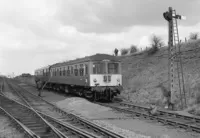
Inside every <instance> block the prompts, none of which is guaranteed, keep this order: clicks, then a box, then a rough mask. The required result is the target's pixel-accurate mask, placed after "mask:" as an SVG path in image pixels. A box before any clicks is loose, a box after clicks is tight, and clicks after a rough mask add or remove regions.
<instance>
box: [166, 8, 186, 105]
mask: <svg viewBox="0 0 200 138" xmlns="http://www.w3.org/2000/svg"><path fill="white" fill-rule="evenodd" d="M171 12H172V20H171V22H169V26H170V28H169V30H171V31H169V38H171V39H169V40H170V41H171V42H169V43H170V44H171V46H170V55H171V56H170V62H171V66H170V68H171V69H170V74H171V75H170V80H171V92H172V93H173V95H171V101H172V102H173V100H174V98H175V97H174V96H175V95H174V92H175V88H174V84H175V81H174V79H175V69H174V65H173V63H174V62H176V64H177V79H178V87H179V92H180V101H181V106H182V108H183V105H185V106H186V104H187V103H186V94H185V85H184V76H183V66H182V58H181V52H180V41H179V33H178V25H177V17H178V16H179V15H176V10H172V9H171ZM183 100H184V104H183Z"/></svg>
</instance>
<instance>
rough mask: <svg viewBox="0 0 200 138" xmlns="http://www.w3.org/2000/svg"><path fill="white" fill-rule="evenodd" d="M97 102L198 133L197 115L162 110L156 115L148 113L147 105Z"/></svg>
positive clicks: (199, 129)
mask: <svg viewBox="0 0 200 138" xmlns="http://www.w3.org/2000/svg"><path fill="white" fill-rule="evenodd" d="M98 104H100V105H103V106H106V107H110V108H113V109H115V110H118V111H121V112H126V113H129V114H132V115H133V117H143V118H145V119H150V120H156V121H158V122H161V123H163V124H165V125H172V126H175V127H179V128H183V129H186V130H191V131H195V132H197V133H200V119H199V118H197V117H190V116H184V115H180V114H178V113H172V112H167V111H162V110H158V114H157V115H151V114H149V108H147V107H143V106H140V105H134V104H129V103H124V102H122V103H118V104H115V105H111V104H105V103H98ZM120 105H126V106H127V107H128V108H125V107H126V106H124V107H123V106H122V107H120ZM130 107H131V108H130ZM197 123H198V124H197Z"/></svg>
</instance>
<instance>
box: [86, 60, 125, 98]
mask: <svg viewBox="0 0 200 138" xmlns="http://www.w3.org/2000/svg"><path fill="white" fill-rule="evenodd" d="M92 67H93V72H92V74H91V75H90V86H91V87H92V91H93V94H94V100H100V99H104V100H108V101H112V100H113V98H114V97H115V96H117V95H118V94H120V93H121V90H122V75H121V63H120V62H117V61H109V60H104V61H101V62H93V66H92Z"/></svg>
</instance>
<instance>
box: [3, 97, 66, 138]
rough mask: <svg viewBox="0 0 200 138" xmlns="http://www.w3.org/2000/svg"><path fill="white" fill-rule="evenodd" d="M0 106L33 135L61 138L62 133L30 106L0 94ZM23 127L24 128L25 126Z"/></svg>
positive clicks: (43, 137) (45, 137)
mask: <svg viewBox="0 0 200 138" xmlns="http://www.w3.org/2000/svg"><path fill="white" fill-rule="evenodd" d="M0 107H1V108H2V109H3V110H4V111H6V112H7V113H8V114H9V115H10V116H12V118H15V119H16V120H17V122H21V124H23V126H25V127H26V130H29V132H30V133H32V134H33V136H35V137H38V138H39V137H41V138H61V137H62V133H60V132H59V131H57V130H56V129H55V128H54V127H53V126H51V125H50V124H49V123H48V122H46V121H45V120H44V119H43V118H42V117H41V116H39V115H38V114H37V113H36V112H34V111H33V110H31V109H30V108H26V107H24V106H22V105H20V104H17V103H16V102H14V101H12V100H10V99H8V98H7V97H5V96H3V95H0ZM25 127H24V128H25Z"/></svg>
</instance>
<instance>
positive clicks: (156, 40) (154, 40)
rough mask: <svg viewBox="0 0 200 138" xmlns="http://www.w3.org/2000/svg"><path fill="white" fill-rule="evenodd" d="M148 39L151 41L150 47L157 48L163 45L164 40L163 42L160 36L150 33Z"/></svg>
mask: <svg viewBox="0 0 200 138" xmlns="http://www.w3.org/2000/svg"><path fill="white" fill-rule="evenodd" d="M150 41H151V45H152V47H157V48H158V47H162V46H164V42H163V40H162V38H161V37H159V36H156V35H152V36H151V38H150Z"/></svg>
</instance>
